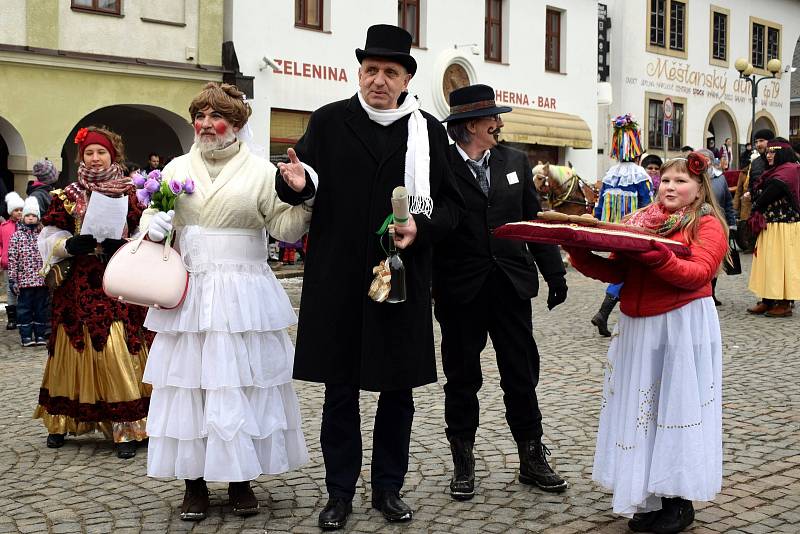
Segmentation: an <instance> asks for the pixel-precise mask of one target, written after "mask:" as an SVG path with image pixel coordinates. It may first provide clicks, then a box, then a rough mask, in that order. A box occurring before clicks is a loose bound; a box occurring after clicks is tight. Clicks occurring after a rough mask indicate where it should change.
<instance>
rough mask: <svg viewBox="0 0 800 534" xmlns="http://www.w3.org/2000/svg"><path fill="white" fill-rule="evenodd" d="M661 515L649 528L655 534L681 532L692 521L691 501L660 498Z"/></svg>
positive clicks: (676, 498) (677, 498)
mask: <svg viewBox="0 0 800 534" xmlns="http://www.w3.org/2000/svg"><path fill="white" fill-rule="evenodd" d="M661 503H662V506H663V508H661V513H660V514H658V518H656V521H655V522H654V523H653V526H652V527H651V530H652V532H655V533H656V534H676V533H677V532H682V531H683V530H684V529H685V528H686V527H688V526H689V525H691V524H692V522H693V521H694V507H693V506H692V501H687V500H686V499H681V498H680V497H670V498H664V497H662V499H661Z"/></svg>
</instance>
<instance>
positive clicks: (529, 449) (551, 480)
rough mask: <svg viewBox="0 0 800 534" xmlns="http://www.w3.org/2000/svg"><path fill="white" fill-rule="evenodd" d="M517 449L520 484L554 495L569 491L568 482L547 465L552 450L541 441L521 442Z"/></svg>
mask: <svg viewBox="0 0 800 534" xmlns="http://www.w3.org/2000/svg"><path fill="white" fill-rule="evenodd" d="M517 449H518V451H519V481H520V482H522V483H523V484H530V485H531V486H536V487H538V488H540V489H543V490H545V491H550V492H554V493H561V492H562V491H564V490H565V489H567V482H566V481H565V480H564V479H563V478H561V476H559V474H558V473H556V472H555V471H553V468H552V467H550V464H548V463H547V458H546V455H548V454H550V450H549V449H548V448H547V447H546V446H544V444H542V442H541V441H540V440H530V441H520V442H519V443H517Z"/></svg>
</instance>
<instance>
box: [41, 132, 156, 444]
mask: <svg viewBox="0 0 800 534" xmlns="http://www.w3.org/2000/svg"><path fill="white" fill-rule="evenodd" d="M75 143H76V144H77V145H78V162H79V163H78V179H77V181H76V182H75V183H72V184H70V185H68V186H67V187H66V188H64V189H63V190H58V191H54V192H53V201H52V204H51V205H50V208H49V209H48V211H47V213H46V214H45V215H44V217H43V218H42V224H43V225H44V226H45V228H44V230H43V231H42V233H41V234H40V237H39V248H40V250H41V252H42V257H43V258H48V257H51V258H52V259H51V263H52V262H53V261H59V260H62V259H65V258H71V261H72V272H71V273H70V274H69V276H68V278H67V279H66V281H64V283H63V284H62V285H61V286H59V287H58V288H57V289H56V290H55V291H54V292H53V315H52V317H53V333H52V335H51V337H50V341H49V343H48V354H49V358H48V360H47V365H46V366H45V370H44V378H43V380H42V387H41V389H40V391H39V405H38V406H37V407H36V412H35V413H34V418H35V419H41V420H42V423H44V426H45V427H46V428H47V432H48V436H47V446H48V447H50V448H58V447H61V446H62V445H63V444H64V437H65V436H66V434H67V433H68V432H69V433H72V434H84V433H87V432H94V431H98V430H99V431H102V432H103V433H104V434H105V435H106V437H113V439H114V442H115V443H116V445H117V456H118V457H120V458H132V457H133V456H134V455H135V454H136V444H137V442H138V441H141V440H143V439H145V438H146V437H147V435H146V433H145V425H146V417H147V409H148V407H149V401H150V386H149V385H147V384H142V372H143V371H144V367H145V363H146V361H147V347H148V344H149V341H152V337H150V336H148V334H147V332H146V330H145V329H144V328H143V327H142V323H143V322H144V318H145V315H146V313H147V309H146V308H142V307H139V306H131V305H127V304H124V303H121V302H118V301H115V300H113V299H111V298H109V297H107V296H106V295H105V293H104V292H103V272H104V271H105V267H106V262H107V261H108V258H110V257H111V255H113V254H114V252H116V250H117V249H118V248H119V247H120V246H121V245H122V244H124V242H125V240H124V238H125V237H127V236H129V235H131V234H132V233H133V232H134V231H135V230H136V228H137V226H138V223H139V218H140V216H141V208H140V207H139V205H138V203H137V201H136V195H135V190H134V187H133V185H132V184H131V182H130V179H129V178H125V177H124V176H123V172H122V168H121V167H120V162H122V161H124V157H125V155H124V148H123V145H122V139H121V138H120V136H119V135H117V134H115V133H113V132H111V131H109V130H107V129H105V128H100V127H94V126H90V127H88V128H81V129H80V130H79V131H78V134H77V135H76V136H75ZM93 194H103V195H105V196H108V197H112V198H120V197H123V196H126V197H127V198H128V213H127V219H126V224H125V229H124V230H123V235H122V237H123V239H105V240H103V241H102V242H100V243H98V242H97V240H96V239H95V238H94V236H92V235H81V234H80V229H81V225H82V223H83V218H84V215H85V214H86V208H87V206H88V204H89V199H90V198H91V196H92V195H93Z"/></svg>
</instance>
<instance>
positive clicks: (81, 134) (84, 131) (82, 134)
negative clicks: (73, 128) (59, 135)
mask: <svg viewBox="0 0 800 534" xmlns="http://www.w3.org/2000/svg"><path fill="white" fill-rule="evenodd" d="M88 134H89V128H81V129H80V130H78V133H76V134H75V144H76V145H79V144H81V143H83V140H84V139H86V136H87V135H88Z"/></svg>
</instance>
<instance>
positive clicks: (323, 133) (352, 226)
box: [275, 96, 463, 391]
mask: <svg viewBox="0 0 800 534" xmlns="http://www.w3.org/2000/svg"><path fill="white" fill-rule="evenodd" d="M423 115H424V116H425V118H426V119H427V123H428V138H429V141H430V159H431V172H430V185H431V197H432V198H433V203H434V208H433V213H432V215H431V219H427V217H426V216H425V215H416V216H415V217H414V219H415V221H416V224H417V228H418V234H417V238H416V241H415V242H414V243H412V245H411V246H410V247H408V248H407V249H405V250H403V251H402V252H401V254H400V256H401V258H402V260H403V262H404V264H405V268H406V286H407V301H406V302H405V303H402V304H388V303H376V302H374V301H372V300H371V299H370V298H369V297H368V296H367V291H368V289H369V286H370V283H371V282H372V280H373V278H374V275H373V274H372V268H373V267H374V266H376V265H377V264H378V262H380V261H381V260H382V259H385V258H386V253H384V252H383V251H382V249H381V246H380V244H379V242H378V237H377V235H376V231H377V230H378V229H379V228H380V226H381V223H382V222H383V221H384V219H385V218H386V216H387V215H389V214H390V213H391V210H392V208H391V202H390V198H391V194H392V190H393V189H394V188H395V187H396V186H398V185H404V177H403V176H404V168H405V153H406V143H407V139H408V116H406V117H404V118H402V119H400V120H399V121H397V122H396V123H395V124H394V125H392V126H391V127H390V128H391V134H390V137H389V139H388V141H387V143H386V145H385V146H384V147H383V150H382V152H383V156H382V157H379V155H378V154H380V153H381V150H379V149H376V147H375V136H374V129H375V128H376V125H375V124H374V123H372V122H371V121H370V119H369V117H368V116H367V114H366V112H365V111H364V110H363V108H362V107H361V105H360V103H359V101H358V98H357V96H353V97H352V98H350V99H349V100H342V101H339V102H334V103H332V104H328V105H326V106H324V107H322V108H320V109H318V110H317V111H315V112H314V113H313V114H312V115H311V118H310V119H309V123H308V127H307V129H306V132H305V134H304V135H303V137H302V138H301V139H300V141H298V143H297V146H296V147H295V150H296V151H297V155H298V157H299V158H300V161H302V162H303V163H305V164H307V165H310V166H311V167H312V168H313V169H314V170H315V171H316V172H317V174H318V175H319V185H318V187H317V191H316V197H315V198H314V205H313V214H312V217H311V226H310V230H309V236H308V254H307V257H306V264H305V272H304V279H303V292H302V296H301V300H300V312H299V315H300V317H299V325H298V331H297V346H296V350H295V360H294V377H295V378H296V379H298V380H308V381H312V382H323V383H333V384H351V385H358V386H359V387H360V388H361V389H365V390H370V391H390V390H396V389H405V388H411V387H416V386H421V385H424V384H428V383H431V382H435V381H436V361H435V355H434V344H433V320H432V314H431V289H430V288H431V270H432V245H433V243H435V242H437V241H439V240H441V238H442V237H443V236H445V235H446V234H447V233H448V232H450V231H451V230H452V229H453V228H454V227H455V225H456V223H457V221H458V217H459V215H460V211H461V210H462V209H463V199H462V198H461V195H460V193H459V191H458V188H457V186H456V184H455V179H454V178H453V175H452V172H451V171H450V168H449V164H448V161H447V150H448V148H447V146H448V141H447V135H446V133H445V131H444V128H443V127H442V125H441V124H439V122H438V121H437V120H436V119H435V118H434V117H433V116H431V115H429V114H427V113H423ZM371 132H372V133H371ZM275 182H276V189H277V191H278V195H279V196H280V197H281V199H283V200H284V201H286V202H290V203H297V202H298V200H297V196H296V195H292V191H291V190H290V189H289V188H288V186H287V185H286V184H285V182H284V181H283V179H282V178H280V176H279V175H278V177H277V179H276V180H275ZM385 239H388V236H387V237H386V238H385Z"/></svg>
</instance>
